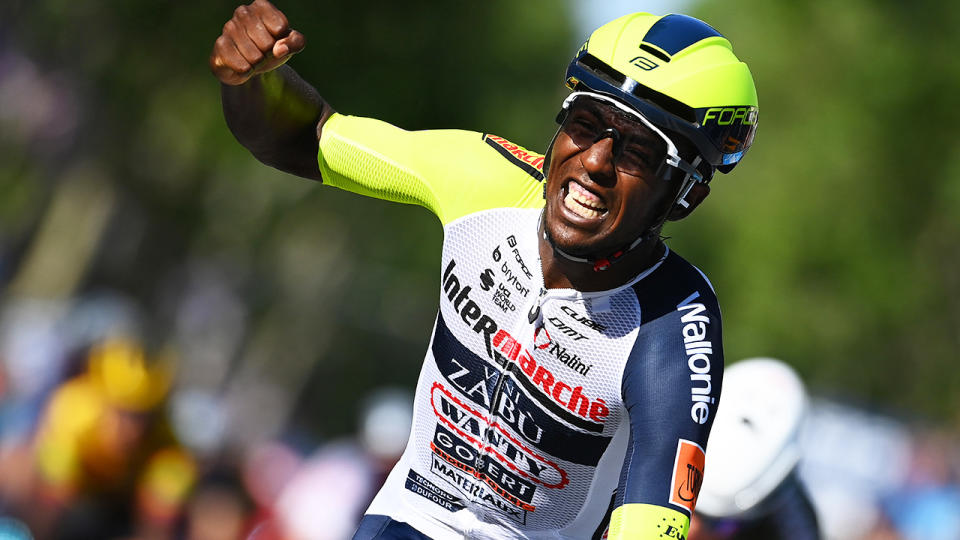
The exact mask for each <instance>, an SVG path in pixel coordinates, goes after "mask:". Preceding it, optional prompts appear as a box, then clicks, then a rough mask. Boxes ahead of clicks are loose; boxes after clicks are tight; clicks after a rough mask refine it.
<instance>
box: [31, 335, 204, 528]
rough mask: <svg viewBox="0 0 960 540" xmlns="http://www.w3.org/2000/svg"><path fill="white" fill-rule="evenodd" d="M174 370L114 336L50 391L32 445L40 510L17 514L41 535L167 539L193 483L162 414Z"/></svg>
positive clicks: (192, 470) (192, 469)
mask: <svg viewBox="0 0 960 540" xmlns="http://www.w3.org/2000/svg"><path fill="white" fill-rule="evenodd" d="M172 368H173V366H172V363H171V362H170V361H169V360H168V359H159V360H156V361H153V362H148V360H147V358H146V356H145V353H144V351H143V349H142V347H141V345H140V344H139V343H137V342H136V341H133V340H131V339H125V338H113V339H108V340H106V341H104V342H101V343H99V344H97V345H95V346H94V347H92V348H91V350H90V353H89V357H88V365H87V369H86V371H84V372H83V373H81V374H80V375H78V376H76V377H74V378H72V379H70V380H68V381H66V382H65V383H63V384H62V385H61V386H59V387H58V388H57V389H56V390H55V391H54V393H53V394H52V396H51V398H50V401H49V403H48V404H47V406H46V409H45V410H44V413H43V416H42V418H41V420H40V424H39V426H38V430H37V434H36V436H35V440H34V444H33V447H34V459H35V469H36V475H37V476H36V481H37V482H36V486H35V490H34V494H33V501H34V502H35V503H39V504H35V505H34V506H31V507H30V508H27V509H24V515H25V516H26V517H27V518H28V522H29V523H30V524H31V525H32V526H33V527H34V530H35V532H36V534H37V536H38V537H39V538H46V537H53V538H58V539H70V538H78V539H79V538H117V537H121V536H128V535H131V534H134V533H138V534H142V535H143V536H144V537H145V538H164V537H167V535H168V533H169V531H170V530H171V528H172V526H173V525H174V520H175V519H176V517H177V516H178V515H179V508H180V505H181V504H182V502H183V499H184V498H185V496H186V495H187V493H188V491H189V489H190V487H191V485H192V484H193V481H194V479H195V476H196V465H195V463H194V462H193V458H192V457H191V456H190V455H189V454H188V453H186V452H185V451H183V450H182V449H180V448H179V446H178V445H177V444H176V441H175V440H174V438H173V436H172V434H171V432H170V430H169V428H168V426H167V422H166V420H165V417H164V415H163V412H162V408H161V405H162V404H163V401H164V399H165V398H166V396H167V393H168V391H169V388H170V384H171V380H172ZM25 502H26V501H25Z"/></svg>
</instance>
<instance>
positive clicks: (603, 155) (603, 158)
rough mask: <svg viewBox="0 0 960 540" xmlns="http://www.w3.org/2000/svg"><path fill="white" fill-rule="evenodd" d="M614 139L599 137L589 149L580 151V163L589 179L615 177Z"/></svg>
mask: <svg viewBox="0 0 960 540" xmlns="http://www.w3.org/2000/svg"><path fill="white" fill-rule="evenodd" d="M615 145H616V141H615V140H614V137H612V136H608V137H600V138H598V139H597V140H596V141H594V143H593V144H592V145H590V147H589V148H587V149H585V150H583V151H581V153H580V163H581V164H583V168H584V169H586V171H587V173H589V174H590V176H591V177H594V178H595V179H596V178H605V177H612V176H614V175H615V170H616V168H615V161H616V156H615Z"/></svg>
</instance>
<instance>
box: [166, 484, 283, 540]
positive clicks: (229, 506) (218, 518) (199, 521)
mask: <svg viewBox="0 0 960 540" xmlns="http://www.w3.org/2000/svg"><path fill="white" fill-rule="evenodd" d="M253 513H254V505H253V502H252V501H251V500H250V497H249V495H248V494H247V493H246V491H245V490H244V487H243V482H242V481H241V479H240V478H239V475H238V474H237V473H236V472H234V471H231V470H216V471H213V472H212V473H210V474H208V475H207V476H205V477H204V478H203V479H201V480H200V481H199V482H198V484H197V486H196V489H195V490H194V491H193V493H192V494H191V495H190V497H189V499H188V501H187V503H186V505H185V511H184V516H183V526H182V532H181V534H180V535H179V536H178V538H181V539H183V540H244V539H245V538H248V537H251V538H253V536H251V535H250V533H251V526H252V525H253ZM255 538H258V539H259V540H268V537H266V536H260V535H257V536H255ZM270 540H273V537H270ZM276 540H279V538H277V539H276Z"/></svg>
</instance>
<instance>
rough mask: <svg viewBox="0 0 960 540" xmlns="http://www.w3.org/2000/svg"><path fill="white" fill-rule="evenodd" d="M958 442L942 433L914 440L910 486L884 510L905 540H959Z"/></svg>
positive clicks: (921, 436) (889, 498)
mask: <svg viewBox="0 0 960 540" xmlns="http://www.w3.org/2000/svg"><path fill="white" fill-rule="evenodd" d="M957 447H958V445H957V441H956V438H955V437H954V436H952V435H949V434H947V433H943V432H940V431H931V432H926V433H922V434H921V435H920V436H918V437H917V438H916V439H915V440H914V445H913V455H912V459H911V464H910V471H909V473H908V476H907V482H906V484H905V485H904V486H903V488H902V489H901V490H899V491H897V492H896V493H894V494H892V495H891V496H890V497H888V498H887V499H886V500H885V503H884V510H885V512H886V515H887V516H888V517H889V519H890V521H891V523H892V525H893V527H894V528H895V529H896V530H897V531H898V532H899V533H900V534H901V535H902V537H903V538H904V539H906V540H957V539H958V538H960V484H958V480H960V478H958V468H957V458H958V455H957V452H958V451H957Z"/></svg>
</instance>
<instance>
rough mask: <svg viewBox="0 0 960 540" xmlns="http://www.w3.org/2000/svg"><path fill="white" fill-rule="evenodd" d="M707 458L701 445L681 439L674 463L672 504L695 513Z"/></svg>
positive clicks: (671, 487) (671, 488)
mask: <svg viewBox="0 0 960 540" xmlns="http://www.w3.org/2000/svg"><path fill="white" fill-rule="evenodd" d="M705 461H706V457H705V455H704V452H703V448H701V447H700V445H699V444H697V443H695V442H693V441H688V440H686V439H680V440H679V441H678V442H677V456H676V459H675V460H674V462H673V481H672V482H671V484H670V503H671V504H674V505H677V506H680V507H683V508H686V509H687V510H689V511H691V512H693V508H694V506H696V504H697V495H699V494H700V486H702V485H703V464H704V462H705Z"/></svg>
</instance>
